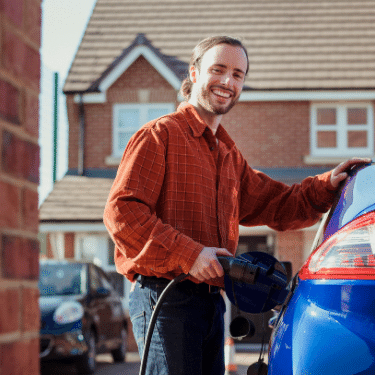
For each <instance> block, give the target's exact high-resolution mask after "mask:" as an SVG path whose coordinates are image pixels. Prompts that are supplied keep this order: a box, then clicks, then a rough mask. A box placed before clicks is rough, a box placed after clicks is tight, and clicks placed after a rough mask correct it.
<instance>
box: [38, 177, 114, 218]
mask: <svg viewBox="0 0 375 375" xmlns="http://www.w3.org/2000/svg"><path fill="white" fill-rule="evenodd" d="M112 184H113V179H109V178H90V177H82V176H68V175H66V176H64V177H63V178H62V179H61V180H59V181H57V182H56V183H55V185H54V187H53V190H52V192H51V193H50V194H49V195H48V197H47V198H46V200H45V201H44V202H43V203H42V205H41V206H40V210H39V212H40V214H39V218H40V222H42V223H43V222H52V221H53V222H60V221H64V222H66V221H77V222H98V221H99V222H102V221H103V213H104V206H105V204H106V202H107V198H108V195H109V191H110V189H111V186H112Z"/></svg>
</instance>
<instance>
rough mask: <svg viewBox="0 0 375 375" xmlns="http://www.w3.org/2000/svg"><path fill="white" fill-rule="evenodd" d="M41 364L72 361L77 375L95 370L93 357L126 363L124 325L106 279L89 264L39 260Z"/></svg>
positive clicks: (116, 294) (119, 309)
mask: <svg viewBox="0 0 375 375" xmlns="http://www.w3.org/2000/svg"><path fill="white" fill-rule="evenodd" d="M39 290H40V299H39V305H40V312H41V329H40V359H41V361H42V362H43V361H49V360H74V361H75V363H76V365H77V369H78V372H79V373H82V374H89V373H93V372H94V371H95V367H96V366H95V365H96V364H95V356H96V354H97V353H101V352H111V353H112V356H113V359H114V361H115V362H122V361H124V360H125V354H126V343H127V332H128V331H127V322H126V316H125V313H124V309H123V306H122V301H121V298H120V296H119V295H118V293H117V292H116V291H115V289H114V288H113V286H112V284H111V281H110V278H109V277H108V275H107V274H106V273H105V272H104V271H103V270H102V269H101V268H99V267H97V266H96V265H94V264H92V263H86V262H70V261H65V260H62V261H53V260H52V261H51V260H41V262H40V277H39Z"/></svg>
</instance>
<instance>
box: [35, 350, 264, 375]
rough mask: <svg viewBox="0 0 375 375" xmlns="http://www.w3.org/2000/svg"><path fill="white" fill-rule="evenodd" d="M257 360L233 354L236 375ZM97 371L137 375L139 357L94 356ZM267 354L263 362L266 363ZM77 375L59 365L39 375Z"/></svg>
mask: <svg viewBox="0 0 375 375" xmlns="http://www.w3.org/2000/svg"><path fill="white" fill-rule="evenodd" d="M258 358H259V351H241V352H235V354H234V364H236V366H237V371H236V375H246V373H247V368H248V367H249V366H250V365H251V364H252V363H254V362H257V361H258ZM96 360H97V365H98V366H97V370H96V371H95V375H138V374H139V368H140V362H141V361H140V357H139V355H138V353H134V352H128V353H127V354H126V361H125V363H113V360H112V357H111V355H110V354H99V355H97V356H96ZM267 361H268V359H267V353H266V354H265V358H264V362H265V363H267ZM52 374H53V375H68V374H69V375H78V373H77V371H76V369H75V367H74V365H70V364H61V363H56V362H54V363H48V364H43V365H42V368H41V375H52Z"/></svg>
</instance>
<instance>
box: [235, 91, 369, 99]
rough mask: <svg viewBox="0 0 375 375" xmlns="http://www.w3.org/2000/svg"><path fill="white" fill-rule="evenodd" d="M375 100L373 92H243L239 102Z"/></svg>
mask: <svg viewBox="0 0 375 375" xmlns="http://www.w3.org/2000/svg"><path fill="white" fill-rule="evenodd" d="M332 100H334V101H337V100H375V90H342V91H341V90H321V91H318V90H306V91H305V90H304V91H302V90H301V91H243V92H242V93H241V96H240V98H239V101H240V102H258V101H260V102H261V101H265V102H266V101H270V102H273V101H332Z"/></svg>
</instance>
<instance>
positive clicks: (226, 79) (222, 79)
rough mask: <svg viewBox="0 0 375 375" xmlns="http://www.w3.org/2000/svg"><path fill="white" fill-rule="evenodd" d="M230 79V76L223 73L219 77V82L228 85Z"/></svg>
mask: <svg viewBox="0 0 375 375" xmlns="http://www.w3.org/2000/svg"><path fill="white" fill-rule="evenodd" d="M230 80H231V78H230V76H229V75H225V76H223V77H222V78H221V84H222V85H224V86H229V84H230Z"/></svg>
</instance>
